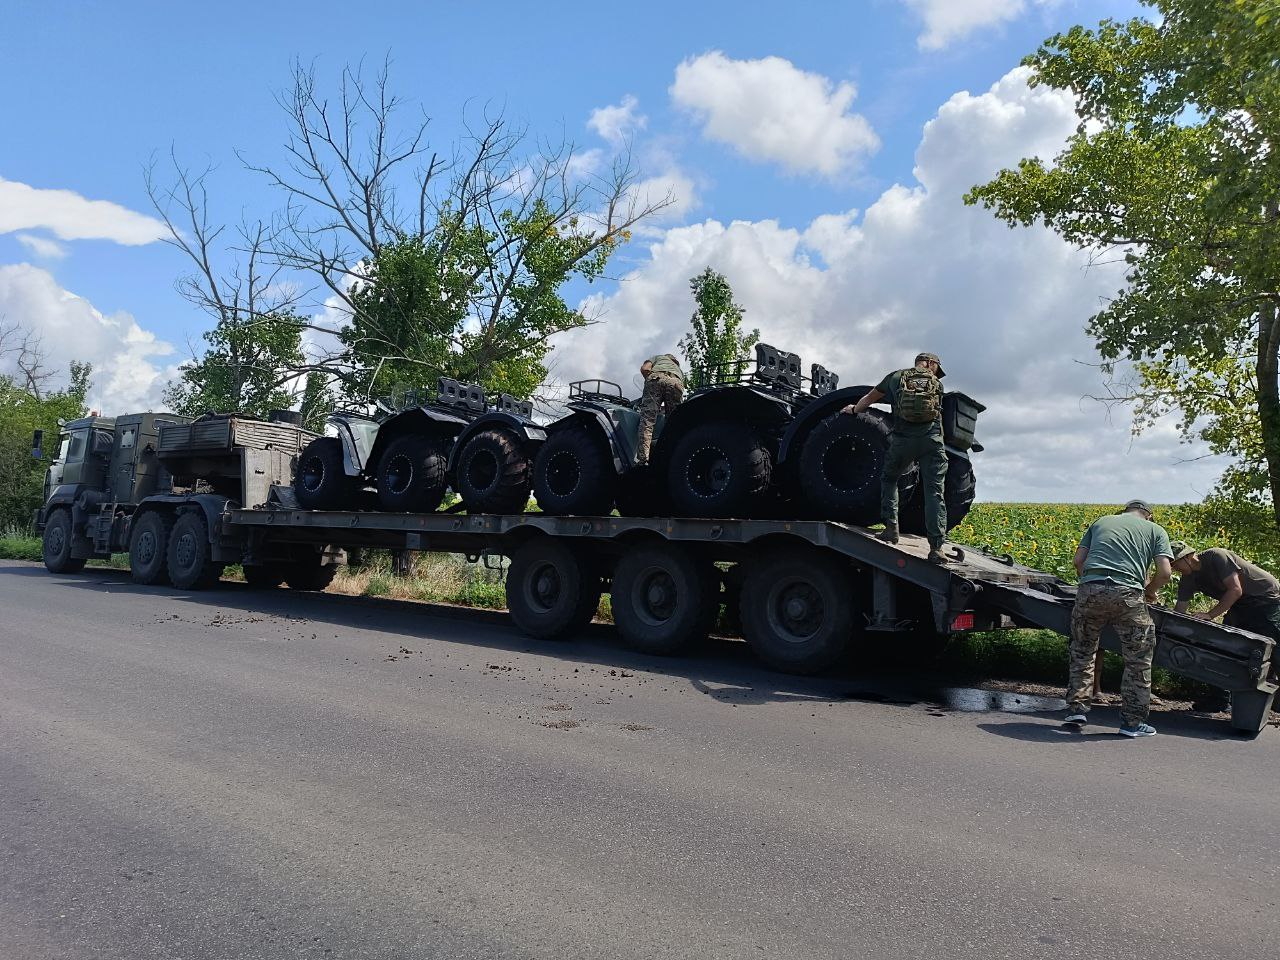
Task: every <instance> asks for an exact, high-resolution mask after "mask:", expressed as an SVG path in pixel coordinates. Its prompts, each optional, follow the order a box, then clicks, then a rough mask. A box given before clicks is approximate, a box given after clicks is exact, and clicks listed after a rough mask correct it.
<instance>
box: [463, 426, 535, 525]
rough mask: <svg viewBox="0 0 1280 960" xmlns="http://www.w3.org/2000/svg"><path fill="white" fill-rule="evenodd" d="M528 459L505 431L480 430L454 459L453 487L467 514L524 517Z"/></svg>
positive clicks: (514, 438) (518, 443) (515, 439)
mask: <svg viewBox="0 0 1280 960" xmlns="http://www.w3.org/2000/svg"><path fill="white" fill-rule="evenodd" d="M532 473H533V471H532V469H531V468H530V465H529V458H528V457H527V456H526V455H525V452H524V449H523V447H522V445H521V443H520V441H519V439H518V438H517V437H516V436H515V435H514V434H513V433H511V432H510V431H509V430H500V429H491V430H481V431H480V432H479V433H477V434H476V435H475V436H473V437H472V438H471V439H470V440H468V441H467V442H466V445H465V446H463V448H462V452H461V453H460V454H459V455H458V470H457V482H456V487H457V490H458V495H459V496H460V497H462V502H463V504H464V505H465V506H466V508H467V512H468V513H524V511H525V508H526V507H527V506H528V504H529V489H530V479H531V474H532Z"/></svg>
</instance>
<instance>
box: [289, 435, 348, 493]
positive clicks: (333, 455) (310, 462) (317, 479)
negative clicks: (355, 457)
mask: <svg viewBox="0 0 1280 960" xmlns="http://www.w3.org/2000/svg"><path fill="white" fill-rule="evenodd" d="M353 486H354V484H353V483H352V482H351V478H350V477H348V476H347V474H346V472H345V471H344V469H343V465H342V441H341V440H339V439H338V438H337V437H319V438H317V439H315V440H312V441H311V442H310V443H308V444H307V446H306V448H305V449H304V450H303V451H302V454H301V456H299V457H298V472H297V474H296V475H295V476H294V478H293V492H294V494H295V495H296V496H297V498H298V503H299V505H300V506H302V507H303V508H304V509H306V510H340V509H343V508H345V507H347V506H348V505H349V503H350V500H351V494H352V488H353Z"/></svg>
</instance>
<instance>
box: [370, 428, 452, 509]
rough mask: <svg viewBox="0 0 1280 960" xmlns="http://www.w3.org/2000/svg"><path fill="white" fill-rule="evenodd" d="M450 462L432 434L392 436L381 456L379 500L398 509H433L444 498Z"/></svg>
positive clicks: (379, 460)
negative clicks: (427, 435)
mask: <svg viewBox="0 0 1280 960" xmlns="http://www.w3.org/2000/svg"><path fill="white" fill-rule="evenodd" d="M448 466H449V462H448V459H447V458H446V457H445V455H444V453H443V451H442V450H441V449H440V445H439V444H438V443H437V442H436V441H435V440H434V439H432V438H431V437H424V436H423V435H422V434H418V433H410V434H406V435H405V436H403V437H398V438H396V439H395V440H392V441H391V443H390V444H389V445H388V446H387V449H386V450H385V451H383V454H382V456H381V457H380V458H378V480H377V483H378V501H379V502H380V503H381V505H382V509H384V510H390V511H393V512H395V513H434V512H435V511H436V510H438V509H439V507H440V501H441V500H443V499H444V492H445V488H446V487H447V486H448V482H447V481H446V480H445V473H446V471H447V469H448Z"/></svg>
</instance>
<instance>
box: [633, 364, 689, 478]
mask: <svg viewBox="0 0 1280 960" xmlns="http://www.w3.org/2000/svg"><path fill="white" fill-rule="evenodd" d="M683 399H684V386H683V385H682V384H681V383H680V381H679V380H677V379H676V378H675V377H673V376H671V374H669V373H651V374H649V376H648V378H647V379H646V380H645V382H644V393H642V394H641V395H640V439H639V441H638V443H637V444H636V463H638V464H639V463H648V462H649V447H650V445H651V444H652V443H653V427H654V424H656V423H657V422H658V414H660V413H661V414H665V415H666V416H671V411H672V410H674V409H675V408H676V407H677V406H678V405H679V403H680V401H681V400H683Z"/></svg>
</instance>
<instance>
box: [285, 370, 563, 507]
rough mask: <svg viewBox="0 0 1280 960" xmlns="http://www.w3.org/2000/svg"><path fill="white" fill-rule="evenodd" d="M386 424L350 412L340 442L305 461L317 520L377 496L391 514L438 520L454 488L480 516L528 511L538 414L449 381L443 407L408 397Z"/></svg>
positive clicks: (308, 502) (304, 490)
mask: <svg viewBox="0 0 1280 960" xmlns="http://www.w3.org/2000/svg"><path fill="white" fill-rule="evenodd" d="M383 407H384V415H383V416H382V417H380V418H373V417H368V416H365V415H364V414H358V413H349V412H342V413H337V414H334V415H333V416H332V417H330V418H329V424H330V426H331V427H332V428H333V430H334V432H335V433H336V434H337V436H330V437H322V438H320V439H319V440H316V441H314V442H313V443H311V444H310V445H309V446H308V447H307V449H306V450H304V451H303V453H302V457H301V460H300V463H299V466H298V473H297V476H296V477H295V479H294V490H295V492H296V494H297V497H298V502H299V504H301V505H302V506H303V507H306V508H307V509H312V510H337V509H349V508H351V507H352V506H354V505H357V502H358V501H359V499H360V491H361V490H363V489H365V488H368V487H373V488H374V489H375V490H376V491H377V501H378V505H379V506H380V507H381V508H382V509H384V510H390V511H395V512H409V513H430V512H432V511H434V510H436V509H438V508H439V506H440V503H441V501H442V500H443V499H444V495H445V491H446V490H447V489H448V488H450V487H452V488H453V489H454V490H455V491H456V492H457V493H458V494H459V496H460V497H461V498H462V502H463V505H464V507H465V508H466V509H467V510H468V511H469V512H471V513H520V512H523V511H524V509H525V506H526V504H527V503H528V501H529V491H530V485H531V474H532V469H531V466H530V464H531V462H532V460H533V457H534V455H535V454H536V453H537V449H538V447H539V446H540V445H541V444H542V441H543V439H545V434H544V433H543V431H542V428H541V427H539V426H538V425H537V424H535V423H534V422H533V420H532V414H533V405H532V404H530V403H528V402H527V401H521V400H516V399H515V398H514V397H511V396H510V395H508V394H505V393H504V394H501V395H500V396H499V398H498V400H497V402H496V403H494V404H493V405H492V406H488V405H487V404H486V403H485V396H484V390H483V389H482V388H480V387H478V386H476V385H474V384H464V383H459V382H458V381H456V380H452V379H449V378H447V377H442V378H441V379H440V381H439V385H438V390H437V393H436V398H435V400H434V401H433V402H425V401H423V400H422V398H420V397H419V396H417V395H416V394H407V395H406V396H405V398H404V399H403V401H402V402H401V403H400V404H398V405H397V406H396V407H392V406H389V405H383Z"/></svg>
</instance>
